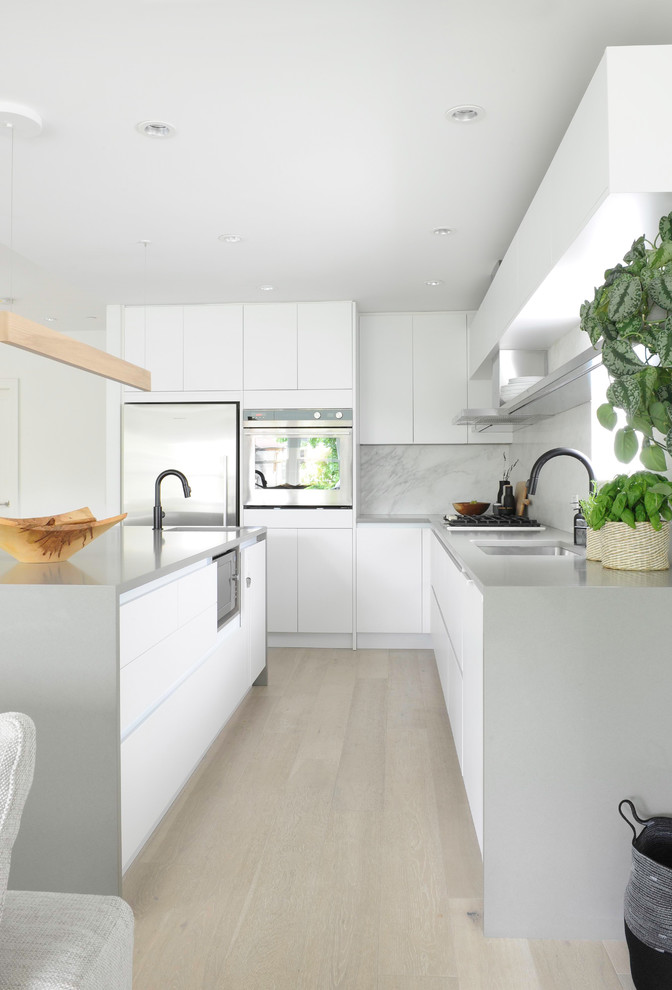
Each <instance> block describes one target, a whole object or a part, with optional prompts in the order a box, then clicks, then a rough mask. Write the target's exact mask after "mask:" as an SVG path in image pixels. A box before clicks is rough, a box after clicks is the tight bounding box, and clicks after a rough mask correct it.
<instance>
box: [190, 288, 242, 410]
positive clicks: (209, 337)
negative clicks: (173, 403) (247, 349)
mask: <svg viewBox="0 0 672 990" xmlns="http://www.w3.org/2000/svg"><path fill="white" fill-rule="evenodd" d="M242 388H243V307H242V306H238V305H233V304H232V305H228V304H224V303H222V304H212V305H209V304H208V305H196V306H185V307H184V389H185V391H187V392H190V391H193V392H197V391H208V390H211V391H217V390H219V391H231V392H240V391H242Z"/></svg>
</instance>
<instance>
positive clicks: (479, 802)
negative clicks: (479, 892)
mask: <svg viewBox="0 0 672 990" xmlns="http://www.w3.org/2000/svg"><path fill="white" fill-rule="evenodd" d="M463 608H464V626H463V634H462V647H463V650H462V652H463V682H464V728H463V737H464V757H463V764H462V773H463V774H464V787H465V790H466V792H467V798H468V800H469V807H470V808H471V817H472V818H473V820H474V827H475V829H476V835H477V836H478V841H479V844H480V847H481V852H482V851H483V595H482V594H481V592H480V591H479V589H478V588H477V587H476V585H475V584H474V582H473V581H467V582H466V587H465V591H464V596H463Z"/></svg>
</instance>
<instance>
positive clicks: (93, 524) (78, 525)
mask: <svg viewBox="0 0 672 990" xmlns="http://www.w3.org/2000/svg"><path fill="white" fill-rule="evenodd" d="M126 515H127V513H125V512H124V513H123V515H121V516H110V518H109V519H96V518H95V517H94V516H93V515H92V514H91V511H90V509H75V510H74V511H73V512H64V513H61V514H60V515H56V516H44V517H33V518H30V519H2V518H0V549H2V550H6V551H7V553H9V554H11V556H12V557H14V559H15V560H18V561H20V562H21V563H22V564H36V563H45V562H46V563H58V562H59V561H62V560H68V559H69V558H70V557H72V555H73V554H75V553H77V551H78V550H81V549H82V548H83V547H85V546H86V545H87V543H92V542H93V541H94V540H95V539H96V537H97V536H101V535H102V534H103V533H106V532H107V531H108V529H111V528H112V527H113V526H116V525H117V523H118V522H121V520H122V519H125V518H126ZM73 516H74V517H75V518H74V519H73ZM64 519H65V520H66V521H61V520H64Z"/></svg>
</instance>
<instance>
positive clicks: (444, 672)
mask: <svg viewBox="0 0 672 990" xmlns="http://www.w3.org/2000/svg"><path fill="white" fill-rule="evenodd" d="M430 609H431V623H432V649H433V650H434V658H435V660H436V669H437V671H438V673H439V680H440V681H441V690H442V691H443V699H444V701H445V703H446V711H447V710H448V668H449V665H450V657H451V653H452V647H451V645H450V637H449V635H448V630H447V629H446V626H445V623H444V621H443V616H442V615H441V609H440V608H439V603H438V602H437V600H436V594H435V593H434V591H433V590H432V595H431V602H430Z"/></svg>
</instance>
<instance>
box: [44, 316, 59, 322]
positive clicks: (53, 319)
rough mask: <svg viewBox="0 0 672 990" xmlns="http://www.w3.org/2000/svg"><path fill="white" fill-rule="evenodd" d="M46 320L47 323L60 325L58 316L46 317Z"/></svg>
mask: <svg viewBox="0 0 672 990" xmlns="http://www.w3.org/2000/svg"><path fill="white" fill-rule="evenodd" d="M45 320H46V322H47V323H58V317H57V316H45Z"/></svg>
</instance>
